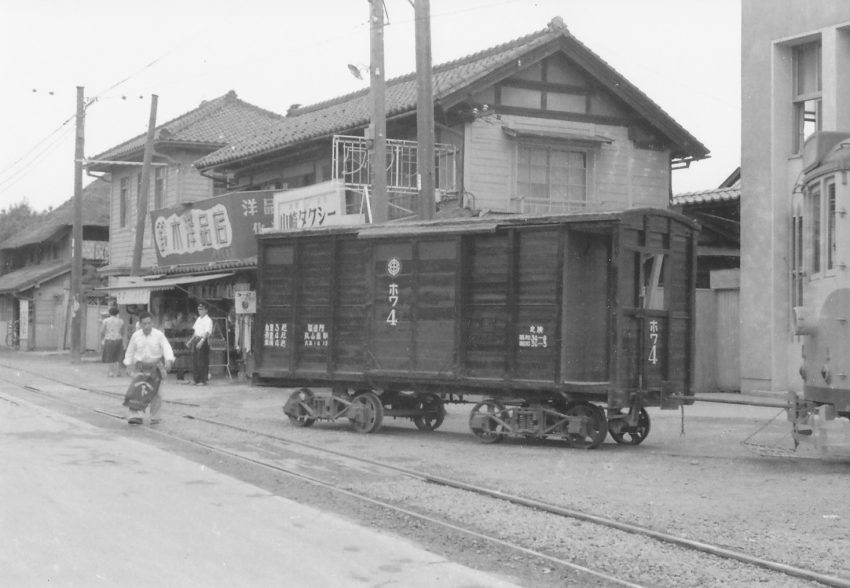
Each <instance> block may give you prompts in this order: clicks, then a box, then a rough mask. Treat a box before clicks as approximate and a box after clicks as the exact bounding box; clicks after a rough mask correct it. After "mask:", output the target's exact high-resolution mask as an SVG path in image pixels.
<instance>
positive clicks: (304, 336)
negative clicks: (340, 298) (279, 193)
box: [293, 240, 334, 372]
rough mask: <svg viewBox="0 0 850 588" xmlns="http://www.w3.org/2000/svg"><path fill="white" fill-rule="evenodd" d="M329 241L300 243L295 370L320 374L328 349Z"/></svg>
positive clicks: (330, 249) (331, 256)
mask: <svg viewBox="0 0 850 588" xmlns="http://www.w3.org/2000/svg"><path fill="white" fill-rule="evenodd" d="M328 245H329V241H319V240H304V241H302V242H301V243H300V247H299V254H298V263H297V269H296V274H297V280H296V281H295V288H296V294H295V295H296V302H295V304H296V307H297V308H298V311H297V312H296V314H295V328H294V332H293V338H294V340H295V358H296V361H295V369H300V370H305V371H319V372H324V371H325V370H326V369H327V367H328V357H329V356H328V352H329V348H330V328H331V326H332V325H331V324H330V323H331V321H330V320H329V318H330V312H329V311H330V308H331V306H330V305H331V277H332V275H333V253H334V252H333V248H332V247H329V246H328Z"/></svg>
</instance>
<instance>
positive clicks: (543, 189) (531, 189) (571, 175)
mask: <svg viewBox="0 0 850 588" xmlns="http://www.w3.org/2000/svg"><path fill="white" fill-rule="evenodd" d="M517 198H518V199H519V201H520V211H521V212H531V213H547V212H565V211H569V210H575V209H578V208H584V206H585V205H586V204H587V153H585V152H583V151H568V150H566V149H557V148H554V147H550V146H543V145H530V144H522V143H520V144H519V146H518V152H517Z"/></svg>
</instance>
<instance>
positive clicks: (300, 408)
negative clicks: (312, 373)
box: [283, 388, 316, 427]
mask: <svg viewBox="0 0 850 588" xmlns="http://www.w3.org/2000/svg"><path fill="white" fill-rule="evenodd" d="M312 400H313V392H311V391H310V390H309V389H308V388H299V389H298V390H296V391H295V392H293V393H292V395H291V396H290V397H289V400H287V401H286V405H284V407H283V412H285V413H286V416H288V417H289V422H290V423H292V424H293V425H295V426H296V427H310V426H312V425H313V423H315V422H316V419H315V418H311V417H310V412H309V411H308V410H307V407H308V406H310V403H311V402H312Z"/></svg>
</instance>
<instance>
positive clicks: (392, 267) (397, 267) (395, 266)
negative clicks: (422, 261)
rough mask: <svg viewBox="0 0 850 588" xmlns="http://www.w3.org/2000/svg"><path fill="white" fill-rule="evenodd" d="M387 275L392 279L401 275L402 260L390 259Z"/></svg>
mask: <svg viewBox="0 0 850 588" xmlns="http://www.w3.org/2000/svg"><path fill="white" fill-rule="evenodd" d="M387 273H388V274H390V275H391V276H392V277H396V276H397V275H399V274H400V273H401V260H400V259H399V258H398V257H390V258H389V259H388V260H387Z"/></svg>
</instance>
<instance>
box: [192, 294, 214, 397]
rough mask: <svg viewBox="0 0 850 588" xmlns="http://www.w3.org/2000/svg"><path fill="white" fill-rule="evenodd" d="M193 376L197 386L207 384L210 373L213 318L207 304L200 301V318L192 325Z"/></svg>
mask: <svg viewBox="0 0 850 588" xmlns="http://www.w3.org/2000/svg"><path fill="white" fill-rule="evenodd" d="M192 330H193V331H194V333H193V335H192V339H193V342H194V347H193V348H192V376H193V378H194V380H195V386H206V385H207V380H208V379H209V373H210V336H211V335H212V331H213V322H212V319H211V318H210V317H209V315H208V314H207V305H206V304H205V303H203V302H199V303H198V318H197V319H195V324H194V325H192Z"/></svg>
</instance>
